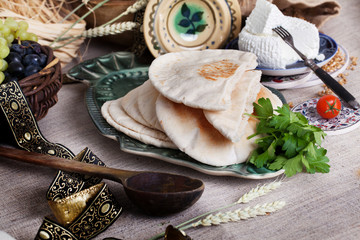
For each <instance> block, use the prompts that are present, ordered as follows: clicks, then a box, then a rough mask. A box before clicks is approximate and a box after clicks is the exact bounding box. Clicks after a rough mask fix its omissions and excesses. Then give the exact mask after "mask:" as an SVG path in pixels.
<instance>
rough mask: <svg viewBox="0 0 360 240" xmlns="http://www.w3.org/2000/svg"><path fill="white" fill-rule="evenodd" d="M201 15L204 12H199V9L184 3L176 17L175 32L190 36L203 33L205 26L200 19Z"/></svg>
mask: <svg viewBox="0 0 360 240" xmlns="http://www.w3.org/2000/svg"><path fill="white" fill-rule="evenodd" d="M192 12H194V13H192ZM203 14H204V11H201V10H199V7H197V6H195V5H190V4H189V5H187V4H186V3H184V4H183V5H182V6H181V10H180V11H179V13H178V14H177V16H176V22H175V24H176V25H175V28H176V30H177V31H178V32H179V33H186V34H192V35H195V34H196V33H200V32H203V31H204V30H205V28H206V26H207V24H206V22H205V21H204V20H203V18H202V16H203Z"/></svg>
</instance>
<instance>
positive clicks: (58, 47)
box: [52, 35, 81, 50]
mask: <svg viewBox="0 0 360 240" xmlns="http://www.w3.org/2000/svg"><path fill="white" fill-rule="evenodd" d="M79 38H81V35H80V36H77V37H74V38H71V40H70V41H68V42H66V43H64V44H62V45H60V46H56V47H52V49H53V50H57V49H60V48H62V47H65V46H66V45H68V44H70V43H72V42H74V41H76V40H78V39H79Z"/></svg>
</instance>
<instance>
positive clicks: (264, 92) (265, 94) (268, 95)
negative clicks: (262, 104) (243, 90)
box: [256, 85, 283, 109]
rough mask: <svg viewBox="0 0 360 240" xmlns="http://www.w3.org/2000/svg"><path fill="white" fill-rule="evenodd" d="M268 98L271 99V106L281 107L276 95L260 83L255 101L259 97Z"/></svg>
mask: <svg viewBox="0 0 360 240" xmlns="http://www.w3.org/2000/svg"><path fill="white" fill-rule="evenodd" d="M262 97H263V98H269V99H270V101H271V104H272V106H273V109H277V108H278V107H281V106H282V105H283V103H282V101H281V100H280V98H279V97H278V96H276V95H275V94H273V93H272V92H271V91H270V90H269V89H268V88H267V87H264V86H263V85H261V88H260V91H259V93H258V95H257V98H256V102H257V100H258V99H260V98H262Z"/></svg>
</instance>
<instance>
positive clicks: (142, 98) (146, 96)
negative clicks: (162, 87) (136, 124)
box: [137, 80, 163, 131]
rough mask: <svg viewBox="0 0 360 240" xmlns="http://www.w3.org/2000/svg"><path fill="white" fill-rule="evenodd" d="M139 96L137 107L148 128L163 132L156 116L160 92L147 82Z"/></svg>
mask: <svg viewBox="0 0 360 240" xmlns="http://www.w3.org/2000/svg"><path fill="white" fill-rule="evenodd" d="M141 86H142V87H141V89H140V91H139V94H138V96H137V107H138V109H139V112H140V114H141V116H142V118H143V119H144V120H145V122H146V123H147V126H149V127H151V128H154V129H157V130H159V131H163V129H162V128H161V126H160V124H159V121H158V119H157V116H156V109H155V103H156V99H157V98H158V96H159V94H160V93H159V92H158V91H157V90H156V89H155V88H154V86H153V85H152V84H151V82H150V80H147V81H146V82H145V83H144V84H143V85H141Z"/></svg>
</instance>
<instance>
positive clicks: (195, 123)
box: [156, 95, 256, 166]
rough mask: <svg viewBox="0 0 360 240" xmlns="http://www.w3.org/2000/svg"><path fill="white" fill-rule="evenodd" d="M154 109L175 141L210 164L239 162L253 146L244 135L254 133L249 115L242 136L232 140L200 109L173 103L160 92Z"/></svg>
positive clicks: (189, 153) (254, 146)
mask: <svg viewBox="0 0 360 240" xmlns="http://www.w3.org/2000/svg"><path fill="white" fill-rule="evenodd" d="M156 113H157V116H158V119H159V122H160V124H161V126H162V128H163V129H164V131H165V133H166V134H167V135H168V137H169V138H170V139H171V140H172V141H173V142H174V143H175V145H176V146H177V147H178V148H179V149H180V150H181V151H183V152H185V153H186V154H188V155H189V156H190V157H192V158H194V159H196V160H197V161H199V162H202V163H205V164H209V165H213V166H226V165H230V164H235V163H241V162H245V161H246V160H247V158H248V156H249V155H250V153H251V152H252V151H253V150H254V149H255V148H256V144H255V143H254V140H255V138H252V139H250V140H248V139H246V138H247V136H249V135H251V134H253V133H255V128H256V123H255V121H256V120H255V119H249V122H250V123H251V124H249V126H248V127H247V128H246V129H245V133H244V135H243V137H242V138H241V140H240V141H239V142H237V143H233V142H232V141H230V140H229V139H227V138H226V137H224V136H223V135H222V134H221V133H220V132H219V131H218V130H217V129H215V128H214V127H213V126H212V125H211V124H210V123H209V122H208V121H207V120H206V118H205V116H204V112H203V111H202V109H196V108H191V107H188V106H185V105H184V104H181V103H175V102H172V101H170V100H168V99H167V98H165V97H164V96H162V95H160V96H159V97H158V100H157V102H156ZM252 122H254V123H252ZM174 126H176V127H174Z"/></svg>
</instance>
